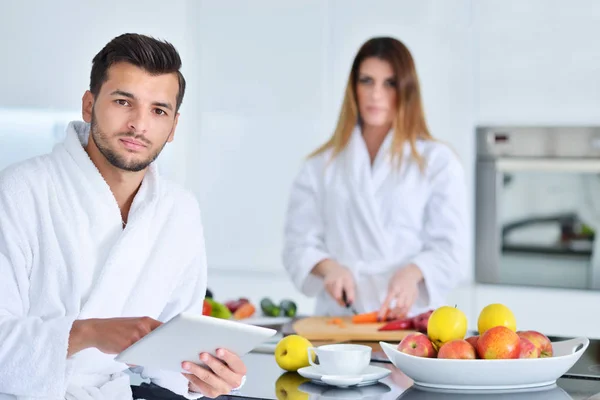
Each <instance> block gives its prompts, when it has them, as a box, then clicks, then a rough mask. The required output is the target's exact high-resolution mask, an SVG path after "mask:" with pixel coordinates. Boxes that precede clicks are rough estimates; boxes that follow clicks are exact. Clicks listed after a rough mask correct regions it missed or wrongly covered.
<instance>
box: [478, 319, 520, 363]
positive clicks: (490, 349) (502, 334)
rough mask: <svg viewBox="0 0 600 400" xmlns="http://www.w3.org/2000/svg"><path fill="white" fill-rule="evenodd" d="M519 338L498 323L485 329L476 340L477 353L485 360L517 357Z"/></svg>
mask: <svg viewBox="0 0 600 400" xmlns="http://www.w3.org/2000/svg"><path fill="white" fill-rule="evenodd" d="M520 343H521V338H520V337H519V335H517V334H516V333H515V332H513V331H512V330H510V329H509V328H507V327H505V326H503V325H499V326H495V327H493V328H491V329H488V330H487V331H485V333H484V334H483V335H481V336H480V337H479V340H478V341H477V354H478V355H479V357H480V358H483V359H487V360H494V359H509V358H519V352H520V351H521V349H520Z"/></svg>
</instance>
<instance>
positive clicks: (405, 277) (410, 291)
mask: <svg viewBox="0 0 600 400" xmlns="http://www.w3.org/2000/svg"><path fill="white" fill-rule="evenodd" d="M422 280H423V274H422V273H421V270H420V269H419V267H417V266H416V265H415V264H409V265H407V266H406V267H404V268H402V269H400V270H399V271H398V272H396V273H395V274H394V276H393V277H392V279H391V280H390V284H389V286H388V295H387V297H386V298H385V301H384V302H383V305H382V306H381V308H380V309H379V318H380V319H381V320H383V319H384V318H385V317H386V316H387V318H388V319H396V318H404V317H406V314H408V312H409V311H410V309H411V307H412V305H413V304H414V302H415V300H417V297H418V296H419V282H421V281H422ZM394 300H395V305H394V307H393V308H390V306H391V305H392V302H393V301H394Z"/></svg>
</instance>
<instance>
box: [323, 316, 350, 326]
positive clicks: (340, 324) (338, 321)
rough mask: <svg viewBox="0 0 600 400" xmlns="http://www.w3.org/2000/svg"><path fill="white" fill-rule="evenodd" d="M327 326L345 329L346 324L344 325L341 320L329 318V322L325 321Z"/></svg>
mask: <svg viewBox="0 0 600 400" xmlns="http://www.w3.org/2000/svg"><path fill="white" fill-rule="evenodd" d="M327 325H337V326H339V327H340V328H345V327H346V324H345V323H344V320H343V319H341V318H337V317H335V318H331V319H330V320H328V321H327Z"/></svg>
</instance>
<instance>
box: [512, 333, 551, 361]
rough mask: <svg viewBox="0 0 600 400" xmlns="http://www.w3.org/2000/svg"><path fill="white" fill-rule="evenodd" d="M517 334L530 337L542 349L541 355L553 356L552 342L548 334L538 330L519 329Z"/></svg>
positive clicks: (526, 337)
mask: <svg viewBox="0 0 600 400" xmlns="http://www.w3.org/2000/svg"><path fill="white" fill-rule="evenodd" d="M517 335H519V337H522V338H525V339H529V341H530V342H531V343H533V344H534V346H535V347H537V348H538V349H539V350H540V357H552V354H553V353H552V342H550V339H548V336H546V335H544V334H543V333H540V332H537V331H518V332H517Z"/></svg>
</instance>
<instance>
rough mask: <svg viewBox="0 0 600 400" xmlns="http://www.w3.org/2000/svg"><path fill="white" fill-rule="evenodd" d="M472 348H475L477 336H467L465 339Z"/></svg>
mask: <svg viewBox="0 0 600 400" xmlns="http://www.w3.org/2000/svg"><path fill="white" fill-rule="evenodd" d="M465 340H466V341H467V342H469V344H470V345H471V346H473V348H474V349H477V341H478V340H479V336H469V337H468V338H466V339H465Z"/></svg>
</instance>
